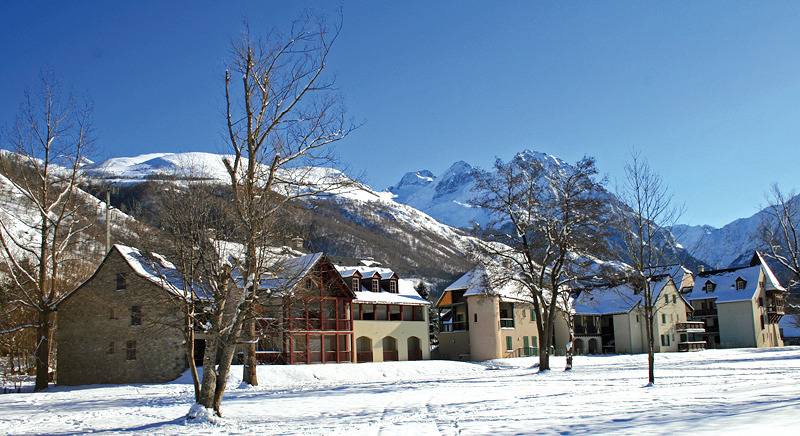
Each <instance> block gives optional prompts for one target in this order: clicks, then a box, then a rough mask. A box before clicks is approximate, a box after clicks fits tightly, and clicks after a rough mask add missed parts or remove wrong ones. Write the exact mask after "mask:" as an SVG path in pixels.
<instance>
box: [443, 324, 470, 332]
mask: <svg viewBox="0 0 800 436" xmlns="http://www.w3.org/2000/svg"><path fill="white" fill-rule="evenodd" d="M466 330H467V323H466V322H464V321H459V322H453V323H448V324H445V323H442V325H441V326H439V331H440V332H442V333H450V332H463V331H466Z"/></svg>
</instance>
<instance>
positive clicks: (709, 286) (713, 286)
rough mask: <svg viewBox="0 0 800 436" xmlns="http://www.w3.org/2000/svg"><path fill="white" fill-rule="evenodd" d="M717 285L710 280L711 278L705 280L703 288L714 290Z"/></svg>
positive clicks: (707, 290) (708, 290)
mask: <svg viewBox="0 0 800 436" xmlns="http://www.w3.org/2000/svg"><path fill="white" fill-rule="evenodd" d="M716 287H717V285H716V283H714V282H712V281H711V280H709V281H707V282H706V284H705V286H704V287H703V289H704V290H705V291H706V292H714V289H715V288H716Z"/></svg>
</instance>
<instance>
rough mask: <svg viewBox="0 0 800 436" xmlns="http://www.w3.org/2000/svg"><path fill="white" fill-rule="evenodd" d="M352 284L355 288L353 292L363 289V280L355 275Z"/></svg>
mask: <svg viewBox="0 0 800 436" xmlns="http://www.w3.org/2000/svg"><path fill="white" fill-rule="evenodd" d="M350 286H351V287H352V288H353V292H358V291H360V290H361V281H360V280H358V277H353V281H352V282H351V284H350Z"/></svg>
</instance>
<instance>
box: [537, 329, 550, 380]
mask: <svg viewBox="0 0 800 436" xmlns="http://www.w3.org/2000/svg"><path fill="white" fill-rule="evenodd" d="M549 330H550V329H549V327H548V326H547V324H545V327H544V333H542V334H541V335H540V336H539V372H543V371H549V370H550V340H549V339H548V337H549V335H550V332H549Z"/></svg>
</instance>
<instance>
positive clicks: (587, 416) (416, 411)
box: [0, 347, 800, 436]
mask: <svg viewBox="0 0 800 436" xmlns="http://www.w3.org/2000/svg"><path fill="white" fill-rule="evenodd" d="M553 363H554V368H556V370H553V371H551V372H550V373H547V374H538V373H537V372H536V369H535V368H532V366H533V365H534V364H535V359H532V358H520V359H506V360H498V361H493V362H486V363H462V362H445V361H427V362H392V363H375V364H359V365H316V366H264V367H260V368H259V376H260V378H261V381H262V385H261V386H259V387H257V388H249V389H247V388H239V387H238V383H236V382H234V383H233V389H231V390H230V391H229V392H228V394H227V396H226V400H225V403H224V412H225V414H226V418H225V420H224V422H223V423H221V424H186V423H185V419H184V418H183V416H184V415H185V414H186V412H187V411H188V410H189V406H190V402H191V400H190V398H191V385H189V384H187V380H188V378H184V379H181V380H178V381H176V382H174V383H170V384H162V385H135V386H90V387H83V388H62V387H55V388H51V391H50V392H46V393H40V394H7V395H0V433H3V432H8V433H13V434H20V433H23V434H24V433H47V434H71V433H85V432H99V433H126V432H130V433H159V434H176V433H177V434H184V433H199V434H218V433H235V434H252V433H268V434H273V433H279V434H343V433H347V434H448V435H449V434H487V433H495V434H528V433H538V432H546V433H645V434H648V433H675V432H687V434H689V433H691V434H696V433H717V432H723V433H726V434H730V433H736V432H740V433H753V432H755V431H761V432H764V431H768V432H769V434H770V436H773V435H776V434H796V431H797V416H798V414H800V384H799V383H798V382H797V375H798V370H800V347H787V348H780V349H741V350H709V351H704V352H699V353H690V354H680V353H673V354H660V355H658V356H657V366H656V377H657V383H656V386H654V387H644V385H645V381H646V375H647V372H646V358H645V356H593V357H583V356H581V357H577V358H576V359H575V370H574V371H572V372H563V371H561V370H560V368H561V367H562V365H563V363H564V360H563V358H555V359H554V362H553ZM237 370H238V369H237Z"/></svg>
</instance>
